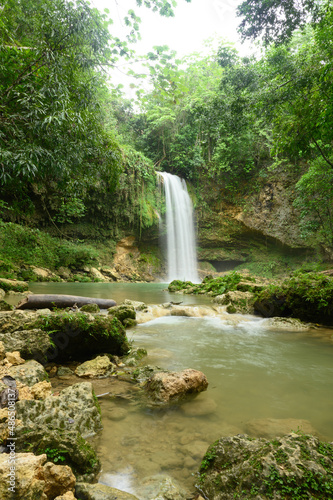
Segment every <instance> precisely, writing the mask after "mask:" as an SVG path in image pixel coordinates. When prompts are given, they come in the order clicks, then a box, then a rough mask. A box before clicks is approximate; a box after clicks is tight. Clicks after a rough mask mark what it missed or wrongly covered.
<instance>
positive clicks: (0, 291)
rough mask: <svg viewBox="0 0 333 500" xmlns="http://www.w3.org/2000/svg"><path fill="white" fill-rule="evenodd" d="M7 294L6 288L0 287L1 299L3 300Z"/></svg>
mask: <svg viewBox="0 0 333 500" xmlns="http://www.w3.org/2000/svg"><path fill="white" fill-rule="evenodd" d="M5 295H6V292H5V290H3V289H2V288H0V300H2V299H3V298H4V297H5Z"/></svg>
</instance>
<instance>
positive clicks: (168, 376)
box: [145, 368, 208, 404]
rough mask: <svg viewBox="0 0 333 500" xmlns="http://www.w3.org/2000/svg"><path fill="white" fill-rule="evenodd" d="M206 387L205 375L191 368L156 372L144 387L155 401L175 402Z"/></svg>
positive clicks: (163, 402) (162, 402)
mask: <svg viewBox="0 0 333 500" xmlns="http://www.w3.org/2000/svg"><path fill="white" fill-rule="evenodd" d="M207 387H208V381H207V378H206V376H205V375H204V374H203V373H202V372H200V371H198V370H193V369H190V368H189V369H187V370H183V371H181V372H165V371H164V372H157V373H154V374H153V375H152V376H151V377H150V378H149V379H148V381H147V383H146V385H145V389H146V391H147V394H148V396H149V397H150V398H151V400H152V401H154V402H155V403H161V404H168V403H177V402H179V401H181V400H183V399H184V398H186V397H187V396H194V395H197V394H198V393H200V392H202V391H205V390H206V389H207Z"/></svg>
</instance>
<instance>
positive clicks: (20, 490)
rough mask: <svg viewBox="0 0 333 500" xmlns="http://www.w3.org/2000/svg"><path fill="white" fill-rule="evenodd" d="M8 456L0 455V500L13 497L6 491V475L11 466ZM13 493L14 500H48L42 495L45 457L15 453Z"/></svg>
mask: <svg viewBox="0 0 333 500" xmlns="http://www.w3.org/2000/svg"><path fill="white" fill-rule="evenodd" d="M8 458H9V455H7V454H6V453H3V454H0V478H1V480H0V498H1V500H12V498H13V495H12V493H11V491H9V490H8V487H9V486H10V484H9V482H8V479H9V478H8V474H10V472H11V469H10V467H11V466H13V464H12V463H11V462H10V461H9V460H8ZM15 458H16V460H15V476H14V477H15V481H14V484H15V492H16V495H17V496H16V498H22V499H23V498H24V500H36V499H37V498H38V499H40V500H48V498H47V496H46V494H45V493H44V488H45V481H44V478H43V465H44V463H45V462H46V455H39V456H35V455H33V454H32V453H16V455H15Z"/></svg>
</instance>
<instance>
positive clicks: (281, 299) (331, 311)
mask: <svg viewBox="0 0 333 500" xmlns="http://www.w3.org/2000/svg"><path fill="white" fill-rule="evenodd" d="M258 302H259V303H260V304H266V305H267V307H266V310H267V311H268V310H269V311H271V314H270V315H275V316H293V317H295V318H299V319H301V320H304V321H312V322H317V323H324V324H325V323H326V324H327V323H328V324H331V323H332V320H333V279H332V278H331V277H329V276H325V275H323V274H319V273H314V272H309V273H307V272H302V271H299V272H298V273H295V275H294V276H292V277H291V278H288V279H286V280H284V281H283V282H282V284H280V285H270V286H269V287H267V289H265V290H263V291H262V292H260V293H259V294H258ZM258 310H259V309H258Z"/></svg>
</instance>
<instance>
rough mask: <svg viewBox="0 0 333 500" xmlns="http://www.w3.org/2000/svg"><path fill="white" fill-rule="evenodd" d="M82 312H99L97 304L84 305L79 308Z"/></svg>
mask: <svg viewBox="0 0 333 500" xmlns="http://www.w3.org/2000/svg"><path fill="white" fill-rule="evenodd" d="M80 311H82V312H88V313H99V312H100V311H101V310H100V308H99V306H98V305H97V304H85V305H84V306H82V307H81V308H80Z"/></svg>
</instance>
